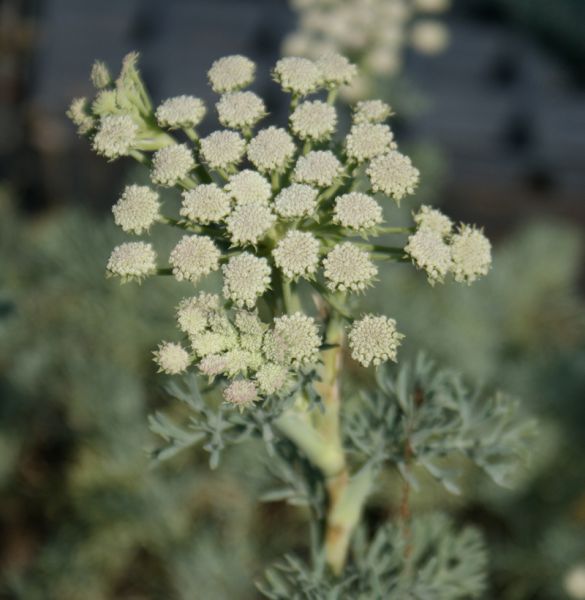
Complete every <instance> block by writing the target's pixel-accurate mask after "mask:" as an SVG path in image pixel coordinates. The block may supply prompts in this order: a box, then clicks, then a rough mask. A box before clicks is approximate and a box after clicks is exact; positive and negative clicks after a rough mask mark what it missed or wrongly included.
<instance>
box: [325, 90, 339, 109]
mask: <svg viewBox="0 0 585 600" xmlns="http://www.w3.org/2000/svg"><path fill="white" fill-rule="evenodd" d="M338 92H339V88H333V89H331V90H329V93H328V94H327V104H330V105H333V104H335V100H336V99H337V93H338Z"/></svg>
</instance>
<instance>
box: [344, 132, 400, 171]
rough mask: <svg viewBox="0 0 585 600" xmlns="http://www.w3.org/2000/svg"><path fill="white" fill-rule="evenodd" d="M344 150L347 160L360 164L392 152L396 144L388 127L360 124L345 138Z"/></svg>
mask: <svg viewBox="0 0 585 600" xmlns="http://www.w3.org/2000/svg"><path fill="white" fill-rule="evenodd" d="M345 148H346V152H347V156H348V157H349V158H351V159H354V160H356V161H357V162H360V163H361V162H364V161H366V160H370V159H371V158H374V157H375V156H379V155H380V154H384V153H385V152H388V151H389V150H393V149H394V148H396V144H395V142H394V134H393V133H392V131H390V127H388V125H382V124H381V123H361V124H359V125H354V126H353V127H352V128H351V130H350V132H349V134H348V135H347V137H346V138H345Z"/></svg>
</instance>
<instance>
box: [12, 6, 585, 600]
mask: <svg viewBox="0 0 585 600" xmlns="http://www.w3.org/2000/svg"><path fill="white" fill-rule="evenodd" d="M330 48H336V49H338V50H341V51H343V52H344V53H346V54H348V55H349V56H351V57H352V59H353V60H356V61H357V62H359V63H360V65H361V66H362V68H363V73H364V76H363V77H362V79H361V80H360V81H359V82H358V85H356V86H354V88H352V89H351V90H348V91H347V93H346V94H345V96H344V101H346V102H351V101H353V100H355V99H359V98H360V97H366V96H369V95H371V94H373V95H374V96H376V97H381V98H383V99H385V100H387V101H389V102H390V103H391V104H392V106H393V107H395V110H396V112H397V116H396V117H394V118H393V120H392V125H393V128H394V129H395V131H396V134H397V137H398V138H399V141H400V144H401V145H402V146H403V147H404V148H405V151H406V152H407V153H409V154H410V155H411V156H412V157H413V160H414V163H415V164H416V165H417V166H418V167H419V169H420V170H421V172H422V178H423V185H422V186H421V189H420V192H419V193H418V194H417V197H416V198H415V199H414V200H413V201H412V202H411V203H410V204H409V206H407V207H405V208H404V209H403V215H406V214H407V213H408V212H409V211H410V210H412V208H413V207H414V206H416V205H417V204H420V203H422V202H424V203H429V204H436V205H440V206H441V209H442V210H444V211H446V212H448V213H449V214H450V216H452V217H453V218H455V219H461V220H465V221H470V222H475V223H477V224H479V225H481V226H483V227H484V228H485V231H486V233H487V234H488V236H489V237H490V238H491V239H492V240H493V241H494V268H493V271H492V273H491V274H490V275H489V276H488V277H487V278H485V280H484V281H482V282H480V283H479V284H476V285H475V286H473V287H471V288H464V287H463V286H455V285H453V286H451V285H448V284H447V285H445V286H440V287H436V288H434V289H432V290H431V289H430V288H429V287H428V284H427V283H426V281H425V278H424V277H423V276H422V275H421V274H420V273H416V272H414V271H413V270H412V269H401V268H396V269H393V270H392V271H391V272H389V273H388V274H387V276H386V277H384V278H383V280H382V283H381V284H380V285H379V286H377V287H376V288H375V290H374V291H372V292H371V293H370V294H368V295H367V296H366V297H365V299H364V308H376V309H378V310H379V309H381V308H383V310H384V312H386V313H387V314H391V315H392V316H393V317H395V318H396V319H397V320H398V321H399V322H400V324H401V331H403V332H405V333H406V334H407V343H406V344H405V348H404V352H403V357H407V356H408V355H413V354H414V353H415V352H416V351H418V350H419V349H424V350H426V351H427V353H428V354H430V355H431V356H433V357H434V358H437V359H440V360H441V361H442V362H443V363H445V364H447V365H449V366H453V367H456V368H457V369H458V370H460V371H462V372H463V373H464V374H465V375H466V376H467V377H469V379H470V380H474V381H476V380H478V381H480V382H483V383H484V384H485V385H486V386H488V387H500V388H502V389H505V390H507V391H508V392H510V393H512V394H514V395H517V396H519V397H521V398H522V399H523V402H524V406H525V410H526V414H527V418H530V417H531V416H533V415H535V416H537V417H538V419H539V421H540V434H539V437H538V441H537V443H536V444H535V446H534V449H533V452H532V457H531V461H530V464H529V465H527V466H526V467H525V468H524V469H523V470H522V472H521V473H520V474H519V476H518V480H517V482H516V485H515V486H514V489H512V490H501V489H497V488H496V487H495V486H493V485H491V484H488V482H486V481H485V480H484V479H483V478H482V477H480V476H479V475H478V474H477V473H475V472H473V471H471V470H470V472H469V474H468V476H467V479H466V484H465V494H464V495H463V496H461V497H451V496H447V495H445V493H444V492H441V491H440V490H439V489H438V488H437V487H435V486H433V485H432V484H430V483H429V485H428V487H425V489H424V490H422V491H421V492H420V493H419V494H418V495H416V497H415V499H414V500H415V510H420V511H424V510H428V509H437V508H440V509H443V510H447V511H449V512H450V513H451V514H452V515H453V516H454V518H456V519H457V520H459V521H461V522H462V523H473V524H475V525H477V526H478V527H479V528H480V529H481V530H482V531H483V533H484V534H485V535H486V537H487V540H488V543H489V546H490V550H491V562H490V583H489V586H490V587H489V590H488V591H487V592H486V596H485V597H486V598H488V599H492V598H498V599H502V600H549V599H553V600H554V599H557V598H559V599H560V598H577V599H578V598H585V468H584V465H585V299H584V298H583V291H584V282H585V280H584V274H585V273H584V267H583V265H584V263H583V246H584V243H585V230H584V227H585V193H584V190H585V77H584V74H585V71H583V64H585V2H583V0H555V1H554V2H553V1H551V0H459V1H453V2H447V1H445V0H291V1H289V2H287V1H286V0H213V1H212V0H205V1H204V0H165V2H161V1H156V0H100V1H99V2H97V1H92V0H86V1H84V2H79V1H75V0H0V132H1V135H0V399H1V402H0V598H2V599H7V600H8V599H10V600H12V599H14V600H16V599H18V600H21V599H22V600H37V599H38V600H45V599H48V600H52V599H58V600H77V599H84V600H110V599H118V598H123V599H130V600H139V599H140V600H155V599H159V598H160V599H166V600H175V599H176V600H193V599H205V600H207V599H210V600H215V599H217V600H223V599H236V598H237V599H242V600H248V599H254V598H257V597H258V595H257V593H256V592H255V589H254V586H253V580H254V578H256V577H258V576H259V574H260V573H261V572H262V571H263V568H264V566H265V565H266V564H267V563H268V562H270V561H271V560H272V559H273V558H274V557H275V556H277V555H280V554H281V553H283V552H285V551H288V550H289V549H291V548H303V546H304V544H305V535H304V534H305V531H304V528H303V527H302V526H301V524H302V523H303V522H304V515H303V512H302V511H300V510H294V509H291V508H290V507H288V506H286V505H284V504H280V503H273V504H260V503H258V501H257V498H258V496H259V495H260V494H261V492H262V491H263V489H264V488H265V487H266V486H267V484H268V483H269V476H268V475H267V473H266V470H265V468H264V466H263V460H264V459H263V453H262V448H255V447H253V446H246V447H241V448H238V451H237V452H232V453H229V452H228V453H227V456H226V460H225V462H224V464H223V465H222V467H221V468H220V469H219V471H217V472H210V471H209V469H208V466H207V460H206V457H205V456H203V455H199V454H198V453H197V452H189V453H185V454H184V455H182V456H179V457H177V458H176V459H175V460H173V461H171V462H170V463H169V464H167V465H164V466H163V467H158V468H156V469H149V464H148V458H147V454H146V452H145V449H146V448H149V447H152V446H153V445H154V444H155V441H154V440H153V437H152V435H151V434H150V433H149V432H148V427H147V415H148V414H149V413H150V412H151V411H152V410H153V409H154V408H157V407H163V408H165V409H168V410H170V409H171V403H170V401H169V400H168V399H167V398H166V397H165V394H164V392H163V391H162V390H161V381H162V378H161V377H160V376H157V375H156V374H155V368H154V366H153V364H152V362H151V360H150V352H151V350H152V349H153V348H154V347H155V345H156V343H157V342H158V341H159V340H160V339H161V338H163V337H165V335H167V332H168V331H170V330H171V329H172V327H173V323H172V316H173V315H172V307H173V306H174V305H175V303H176V301H177V299H178V298H180V297H181V296H182V295H184V293H185V290H184V288H182V287H181V286H180V285H179V284H174V285H173V284H169V282H168V281H165V282H164V285H160V284H158V283H157V282H148V283H147V284H145V285H143V286H142V287H141V288H138V286H133V285H127V286H119V285H118V284H117V283H116V282H112V281H111V280H109V281H106V280H105V279H104V265H105V262H106V260H107V257H108V255H109V253H110V251H111V248H112V247H113V245H114V244H115V243H117V242H118V241H119V240H121V239H122V236H121V234H120V233H119V232H118V231H116V229H115V227H114V225H113V223H112V219H111V213H110V208H111V205H112V204H113V203H114V202H115V200H116V198H117V196H118V194H119V193H120V191H121V189H122V187H123V185H124V183H125V182H130V181H137V180H140V179H144V177H145V174H144V173H143V172H142V171H141V168H140V167H137V166H134V165H132V164H131V163H130V162H129V161H124V160H120V161H116V162H115V163H113V164H106V163H105V162H104V161H103V160H102V159H101V158H99V157H97V156H95V155H94V154H92V153H91V151H90V149H89V147H88V144H87V143H86V142H85V141H82V140H78V139H77V137H76V135H75V128H74V127H73V125H71V124H70V123H69V122H68V120H67V118H66V117H65V111H66V109H67V107H68V105H69V103H70V101H71V99H72V98H73V97H76V96H82V95H88V94H90V93H91V84H90V81H89V71H90V68H91V65H92V63H93V61H94V59H96V58H98V59H103V60H105V61H106V62H107V63H109V65H110V66H111V67H112V70H113V71H114V72H115V71H116V70H117V68H118V66H119V63H120V61H121V59H122V57H123V56H124V55H125V54H126V53H127V52H128V51H130V50H138V51H139V52H140V53H141V63H140V64H141V69H142V72H143V75H144V77H145V80H146V82H147V85H148V86H149V88H150V90H151V93H152V95H153V97H154V99H155V101H160V100H162V99H164V98H167V97H169V96H172V95H177V94H184V93H186V94H194V95H197V96H200V97H202V98H204V99H205V100H206V101H207V104H208V106H211V105H212V103H213V102H214V101H215V99H214V98H213V96H212V94H211V92H210V90H209V89H208V88H207V86H206V72H207V69H208V68H209V66H210V65H211V63H212V61H213V60H214V59H216V58H218V57H220V56H223V55H226V54H232V53H242V54H246V55H247V56H249V57H250V58H252V59H254V60H255V61H256V62H257V63H258V65H259V69H258V72H259V80H258V82H257V84H256V86H255V87H256V89H257V91H259V92H260V93H261V94H262V95H263V96H264V98H265V99H266V101H267V104H268V107H269V110H270V111H271V113H273V116H274V119H275V120H278V119H281V120H282V114H283V113H282V111H283V110H284V107H283V106H282V105H280V104H279V102H281V101H282V97H281V95H280V93H279V91H278V88H277V86H276V85H275V84H273V83H272V82H271V81H270V79H269V76H268V73H269V69H270V67H271V66H272V65H273V63H274V62H275V60H276V59H277V58H278V56H279V55H280V54H281V53H282V52H287V53H293V54H303V55H307V56H312V55H315V54H318V53H321V52H323V51H326V50H328V49H330ZM207 123H208V125H207V127H208V128H210V127H211V126H212V125H211V120H210V119H208V120H207ZM393 214H394V215H395V213H393ZM394 482H395V475H392V474H388V475H387V477H386V478H385V480H384V482H383V485H382V486H381V489H380V491H379V492H378V493H377V495H376V496H375V498H374V500H373V503H372V506H371V508H370V509H369V513H368V516H369V518H370V519H371V520H372V522H377V520H379V521H380V522H381V521H382V520H385V519H387V518H391V517H392V515H393V514H395V511H396V506H397V502H398V500H397V497H396V493H395V492H394V489H395V486H394V485H393V483H394ZM275 530H276V531H278V535H274V531H275Z"/></svg>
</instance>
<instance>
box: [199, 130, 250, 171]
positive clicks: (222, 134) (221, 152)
mask: <svg viewBox="0 0 585 600" xmlns="http://www.w3.org/2000/svg"><path fill="white" fill-rule="evenodd" d="M200 143H201V156H203V159H204V160H205V162H206V163H207V164H208V165H209V166H210V167H211V168H212V169H226V168H228V167H230V166H232V165H235V164H237V163H239V162H240V160H241V159H242V157H243V156H244V152H245V150H246V142H245V141H244V138H242V136H240V134H239V133H236V132H235V131H214V132H213V133H210V134H209V135H208V136H207V137H204V138H202V140H201V142H200Z"/></svg>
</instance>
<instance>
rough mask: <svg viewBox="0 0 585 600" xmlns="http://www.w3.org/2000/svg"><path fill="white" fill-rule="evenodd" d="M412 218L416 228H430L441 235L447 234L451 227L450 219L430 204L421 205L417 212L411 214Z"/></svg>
mask: <svg viewBox="0 0 585 600" xmlns="http://www.w3.org/2000/svg"><path fill="white" fill-rule="evenodd" d="M413 219H414V222H415V223H416V225H417V227H418V229H432V230H433V231H435V232H437V233H438V234H439V235H442V236H448V235H449V234H450V233H451V230H452V229H453V222H452V221H451V219H450V218H449V217H447V216H446V215H444V214H443V213H442V212H441V211H440V210H437V209H436V208H431V207H430V206H425V205H423V206H421V207H420V209H419V210H418V212H416V213H414V214H413Z"/></svg>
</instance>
